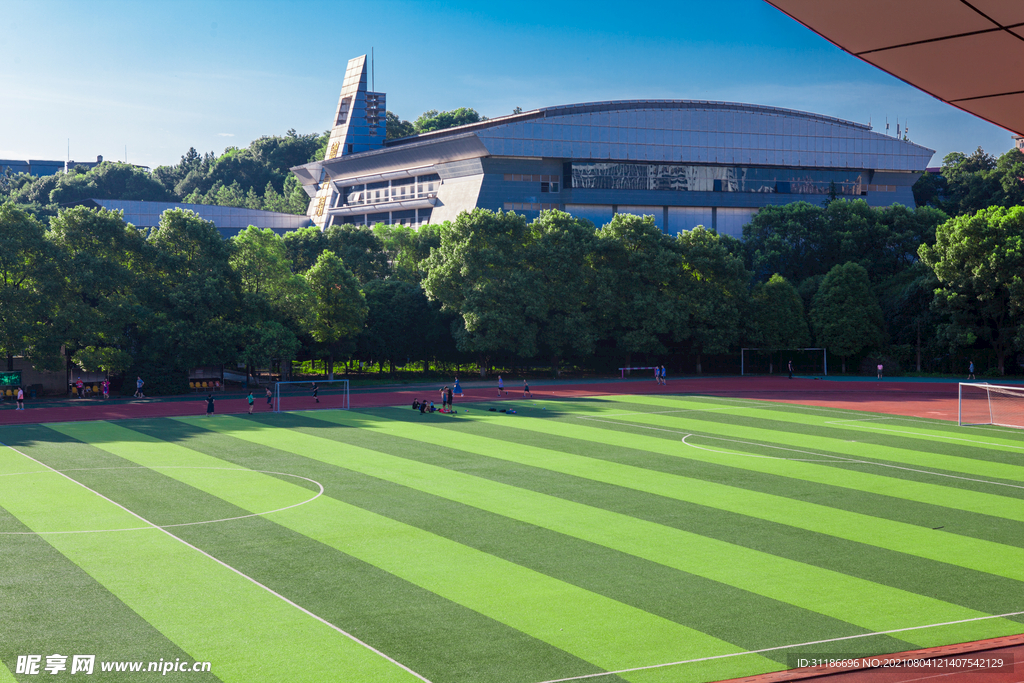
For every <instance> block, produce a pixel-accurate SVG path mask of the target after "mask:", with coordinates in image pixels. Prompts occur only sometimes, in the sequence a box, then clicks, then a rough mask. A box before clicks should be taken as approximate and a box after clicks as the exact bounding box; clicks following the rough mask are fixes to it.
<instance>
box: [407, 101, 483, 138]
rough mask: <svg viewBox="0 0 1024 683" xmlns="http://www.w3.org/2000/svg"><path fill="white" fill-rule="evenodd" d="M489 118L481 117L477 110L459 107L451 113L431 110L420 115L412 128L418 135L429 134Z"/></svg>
mask: <svg viewBox="0 0 1024 683" xmlns="http://www.w3.org/2000/svg"><path fill="white" fill-rule="evenodd" d="M486 120H487V117H485V116H480V114H478V113H477V112H476V110H475V109H468V108H466V107H459V108H458V109H453V110H451V111H440V112H439V111H437V110H436V109H431V110H430V111H425V112H423V113H422V114H420V117H419V118H418V119H416V120H415V121H414V122H413V124H412V126H413V128H414V129H415V131H416V132H417V133H429V132H430V131H434V130H444V129H446V128H454V127H456V126H465V125H467V124H470V123H479V122H480V121H486Z"/></svg>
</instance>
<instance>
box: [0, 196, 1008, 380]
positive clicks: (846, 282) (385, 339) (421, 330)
mask: <svg viewBox="0 0 1024 683" xmlns="http://www.w3.org/2000/svg"><path fill="white" fill-rule="evenodd" d="M989 233H991V234H989ZM982 234H984V235H986V237H984V238H983V239H980V240H979V235H982ZM1009 235H1018V236H1021V235H1024V209H1020V208H1014V209H1010V210H1006V209H1000V208H996V209H989V210H986V211H983V212H979V213H977V214H974V215H969V216H962V217H956V218H954V219H949V220H947V218H946V216H945V214H943V213H942V212H941V211H938V210H936V209H933V208H928V207H924V208H919V209H916V210H911V209H908V208H906V207H903V206H898V205H897V206H892V207H888V208H885V209H875V208H871V207H869V206H868V205H867V204H866V203H865V202H863V201H862V200H857V201H852V202H850V201H843V200H836V201H832V202H829V203H828V204H827V205H826V206H823V207H821V206H815V205H810V204H806V203H796V204H791V205H787V206H780V207H768V208H766V209H763V210H762V211H761V212H759V213H758V214H757V215H756V216H755V218H754V219H753V221H752V222H751V223H750V224H749V225H748V226H746V228H745V230H744V237H745V239H744V241H742V242H741V241H739V240H735V239H732V238H730V237H727V236H721V235H718V234H717V233H715V232H714V231H711V230H707V229H705V228H703V227H697V228H694V229H693V230H688V231H683V232H681V233H680V234H679V235H676V236H669V235H666V234H665V233H663V232H662V231H661V230H660V229H659V228H658V227H657V226H656V225H655V222H654V219H653V217H650V216H647V217H641V216H633V215H626V214H620V215H616V216H615V217H614V218H613V219H612V220H611V221H610V222H609V223H608V224H606V225H604V226H601V227H600V228H597V227H595V226H594V225H593V224H591V223H590V222H588V221H586V220H584V219H580V218H576V217H573V216H571V215H569V214H566V213H564V212H560V211H545V212H542V213H541V215H540V217H539V218H537V219H535V220H533V221H527V220H526V219H525V218H524V217H523V216H521V215H518V214H515V213H512V212H508V213H505V212H500V211H499V212H496V213H495V212H491V211H487V210H484V209H477V210H475V211H473V212H468V213H463V214H461V215H460V216H459V217H458V218H457V219H456V220H455V221H453V222H450V223H444V224H441V225H438V226H424V227H422V228H420V230H418V231H416V230H413V229H411V228H407V227H403V226H386V225H377V226H375V227H374V228H372V229H371V228H366V227H355V226H332V227H331V228H329V229H328V230H327V231H325V232H321V231H320V230H319V229H317V228H315V227H312V228H306V229H303V230H298V231H294V232H290V233H287V234H285V235H284V236H283V237H281V236H279V235H277V234H275V233H274V232H273V231H271V230H260V229H258V228H255V227H250V228H248V229H247V230H245V231H243V232H241V233H240V234H239V235H237V236H235V237H233V238H231V239H230V240H223V239H221V238H220V236H219V234H218V232H217V230H216V228H215V227H214V225H213V224H212V223H210V222H207V221H204V220H202V219H200V218H199V217H198V216H196V215H195V214H194V213H192V212H188V211H184V210H172V211H167V212H165V213H164V215H163V216H162V218H161V221H160V225H159V226H158V227H156V228H154V229H151V230H141V229H137V228H135V227H134V226H131V225H128V224H126V223H125V222H124V220H123V218H122V216H121V214H120V213H118V212H110V211H105V210H91V209H87V208H85V207H75V208H71V209H65V210H61V211H60V212H59V213H58V214H57V216H55V217H54V218H53V219H51V220H50V222H49V225H48V226H47V225H44V224H43V223H42V222H41V221H39V220H38V219H36V218H35V217H34V216H32V215H31V214H29V213H27V212H26V211H24V210H23V209H21V208H20V207H18V206H17V205H15V204H13V203H10V202H9V203H7V204H4V205H3V206H2V208H0V304H2V305H0V352H2V353H3V354H4V355H5V356H7V357H8V359H9V363H10V359H11V358H12V357H13V356H15V355H22V354H24V355H27V356H28V357H29V359H30V360H31V361H32V362H33V363H34V364H35V365H36V366H37V367H41V368H48V369H59V368H63V367H65V366H66V363H67V362H68V361H69V360H70V361H72V362H74V363H75V364H76V365H78V366H80V367H82V368H84V369H86V370H102V371H107V372H110V373H114V374H127V375H129V376H131V375H134V374H140V373H144V374H145V375H147V376H148V377H150V378H152V379H151V380H147V386H153V387H154V389H156V390H165V391H177V390H180V389H181V388H182V387H183V384H184V382H185V381H186V379H185V378H187V370H188V369H189V368H192V367H198V366H203V365H217V364H222V363H223V364H234V363H238V364H241V365H244V366H246V367H247V368H249V369H250V370H252V369H255V368H265V367H268V366H270V365H271V364H272V363H273V362H275V361H284V364H283V367H285V368H287V367H288V366H289V365H288V361H290V360H297V359H324V360H325V361H326V364H327V366H328V368H330V369H333V365H334V364H335V363H336V362H338V361H341V360H346V361H347V360H349V359H357V360H361V361H363V362H366V363H372V364H377V365H378V366H379V367H380V368H381V369H382V370H385V369H386V370H389V371H393V370H394V367H395V366H396V365H399V366H406V365H408V364H409V363H416V362H421V361H427V362H436V361H445V362H465V363H475V364H476V365H477V366H478V367H479V368H481V369H486V368H487V367H488V366H489V365H491V364H492V363H525V362H533V363H540V364H544V365H550V366H551V367H552V369H553V371H554V372H556V373H557V372H558V370H559V368H560V367H562V366H564V365H566V364H570V365H574V366H582V367H597V366H601V365H602V364H603V365H605V366H608V367H615V366H618V365H622V364H629V363H631V362H635V361H637V360H641V361H644V362H647V363H649V362H659V361H660V362H661V363H664V362H665V361H666V359H672V358H675V359H677V362H676V363H675V366H676V367H677V368H678V369H682V370H686V371H695V372H701V371H702V369H703V368H702V364H703V360H704V359H705V358H707V357H708V356H714V355H716V354H726V353H730V354H731V353H735V351H736V350H737V349H738V347H739V346H740V345H746V346H756V347H759V348H762V349H768V350H772V349H775V350H781V349H792V348H799V347H803V346H807V345H809V344H811V343H812V342H813V343H816V344H818V345H821V346H825V347H827V348H829V350H830V352H831V353H833V354H835V355H837V356H839V357H841V358H842V359H843V360H844V361H845V359H846V358H847V357H851V356H856V355H857V354H859V353H862V352H863V351H865V350H873V351H878V352H886V353H889V354H894V353H895V354H900V353H902V356H901V357H906V358H911V357H913V356H914V355H916V356H917V357H918V358H919V357H920V355H921V352H922V349H923V348H924V349H931V348H934V347H936V346H941V345H942V344H946V346H947V347H948V346H949V345H960V346H964V345H967V346H969V345H970V344H973V343H975V342H978V341H981V342H984V343H991V344H992V345H993V346H992V348H993V349H995V351H996V353H997V354H1002V355H1000V358H1003V359H1004V358H1005V357H1006V353H1008V352H1009V350H1012V349H1013V348H1017V346H1016V345H1018V344H1019V342H1020V341H1024V338H1020V339H1018V337H1020V335H1019V334H1018V333H1017V330H1016V328H1013V329H1012V330H1011V332H1012V333H1007V332H1005V330H1006V329H1010V328H1012V326H1013V324H1019V322H1020V316H1019V315H1017V317H1016V318H1014V317H1013V315H1014V314H1015V313H1014V312H1015V311H1017V308H1015V307H1016V306H1018V304H1017V303H1016V302H1017V301H1018V299H1014V298H1013V297H1020V296H1021V295H1024V291H1018V290H1019V289H1021V287H1020V285H1018V284H1015V282H1016V281H1015V280H1013V277H1015V275H1014V273H1017V272H1019V270H1018V271H1014V270H1013V268H1014V266H1015V263H1016V262H1015V261H1013V259H1012V258H1011V255H1010V254H1009V252H1007V254H1006V258H1005V259H1004V261H1001V262H1000V265H999V267H998V268H994V269H993V271H994V272H993V277H994V278H996V279H994V280H993V281H992V282H991V283H989V285H990V286H991V287H996V288H998V287H1004V288H1005V290H1006V293H1005V297H1003V298H1002V299H1000V300H998V301H991V298H990V294H991V293H990V292H988V291H987V290H986V291H985V292H982V291H980V290H979V291H978V292H976V293H974V294H973V296H975V297H976V299H977V301H973V300H969V299H968V298H965V297H968V296H969V295H968V293H967V292H966V291H965V290H964V285H963V283H962V280H963V279H964V278H963V276H962V275H961V274H962V273H965V272H972V271H971V268H972V267H973V266H972V265H971V264H972V263H973V262H971V261H970V260H971V259H976V260H977V259H982V260H986V259H987V260H986V261H985V262H986V263H989V264H991V263H992V249H994V248H997V245H998V244H1000V243H1001V242H1000V240H1003V241H1006V240H1007V239H1008V237H1007V236H1009ZM967 245H973V246H972V248H971V249H966V246H967ZM997 251H998V249H997ZM918 254H920V257H918ZM1003 266H1005V268H1004V267H1003ZM995 273H999V274H1000V275H998V276H997V275H996V274H995ZM999 277H1002V278H1003V280H1005V282H1004V281H1002V280H998V278H999ZM972 282H973V283H975V285H976V286H980V284H979V281H978V278H977V277H976V275H975V277H974V279H973V280H972ZM935 290H939V292H940V293H942V292H944V294H934V293H933V292H934V291H935ZM987 297H988V298H987ZM1019 300H1020V301H1021V302H1022V303H1024V298H1020V299H1019ZM983 301H984V302H987V303H986V305H981V302H983ZM986 306H987V307H986ZM1020 310H1021V311H1024V307H1020ZM986 316H988V317H986ZM998 316H1002V317H1001V318H1000V317H998ZM990 318H991V319H990ZM972 335H973V336H972ZM1014 335H1016V336H1014ZM902 347H905V348H902ZM901 348H902V350H901ZM1001 349H1002V350H1001ZM684 358H685V359H688V360H687V361H686V362H687V363H688V364H689V365H688V366H686V367H679V366H680V365H681V363H682V360H681V359H684ZM670 362H671V360H670Z"/></svg>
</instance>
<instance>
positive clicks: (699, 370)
mask: <svg viewBox="0 0 1024 683" xmlns="http://www.w3.org/2000/svg"><path fill="white" fill-rule="evenodd" d="M697 374H698V375H701V374H703V370H701V367H700V354H699V353H698V354H697Z"/></svg>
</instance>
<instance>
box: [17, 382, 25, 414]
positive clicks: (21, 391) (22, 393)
mask: <svg viewBox="0 0 1024 683" xmlns="http://www.w3.org/2000/svg"><path fill="white" fill-rule="evenodd" d="M17 410H25V390H24V389H22V388H21V387H18V408H17Z"/></svg>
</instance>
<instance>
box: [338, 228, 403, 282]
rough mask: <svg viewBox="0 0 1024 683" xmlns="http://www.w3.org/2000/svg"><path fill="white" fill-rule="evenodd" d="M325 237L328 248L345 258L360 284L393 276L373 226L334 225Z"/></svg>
mask: <svg viewBox="0 0 1024 683" xmlns="http://www.w3.org/2000/svg"><path fill="white" fill-rule="evenodd" d="M324 239H325V241H326V246H327V249H329V250H330V251H333V252H334V253H335V254H336V255H337V256H338V258H340V259H341V260H342V262H343V263H344V264H345V266H346V267H347V268H348V269H349V270H351V271H352V273H353V274H354V275H355V276H356V279H357V280H359V282H360V284H366V283H367V282H370V281H371V280H381V279H384V278H386V277H387V276H388V275H390V273H391V266H390V264H389V262H388V254H387V252H385V251H384V245H383V243H382V242H381V240H380V238H378V237H377V235H376V234H374V232H373V230H372V229H370V228H367V227H362V226H355V225H332V226H331V227H329V228H327V230H326V232H324Z"/></svg>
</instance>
